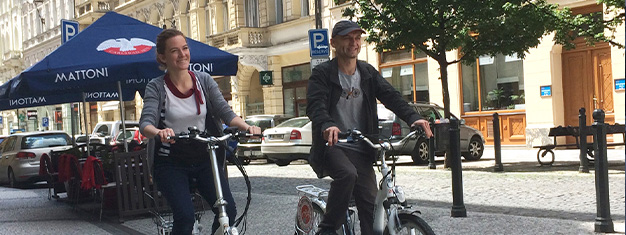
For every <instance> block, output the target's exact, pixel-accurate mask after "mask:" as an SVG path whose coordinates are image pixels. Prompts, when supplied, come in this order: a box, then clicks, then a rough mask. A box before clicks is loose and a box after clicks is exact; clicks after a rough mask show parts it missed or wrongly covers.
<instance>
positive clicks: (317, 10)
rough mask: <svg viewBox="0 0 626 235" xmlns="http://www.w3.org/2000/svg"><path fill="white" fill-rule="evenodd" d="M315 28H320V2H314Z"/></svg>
mask: <svg viewBox="0 0 626 235" xmlns="http://www.w3.org/2000/svg"><path fill="white" fill-rule="evenodd" d="M315 28H316V29H321V28H322V0H315Z"/></svg>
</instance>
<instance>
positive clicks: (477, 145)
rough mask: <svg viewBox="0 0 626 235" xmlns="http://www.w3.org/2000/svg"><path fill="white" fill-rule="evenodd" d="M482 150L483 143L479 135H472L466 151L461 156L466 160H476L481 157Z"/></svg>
mask: <svg viewBox="0 0 626 235" xmlns="http://www.w3.org/2000/svg"><path fill="white" fill-rule="evenodd" d="M484 151H485V145H483V141H482V140H481V139H480V137H478V136H474V137H472V139H471V140H470V142H469V146H468V152H467V153H463V158H465V160H468V161H476V160H479V159H480V158H481V157H483V152H484Z"/></svg>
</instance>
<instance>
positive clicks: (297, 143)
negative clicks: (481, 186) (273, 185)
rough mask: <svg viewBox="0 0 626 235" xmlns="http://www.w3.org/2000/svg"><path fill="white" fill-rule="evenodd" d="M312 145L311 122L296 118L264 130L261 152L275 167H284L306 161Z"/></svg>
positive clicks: (303, 118)
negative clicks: (292, 162) (296, 161)
mask: <svg viewBox="0 0 626 235" xmlns="http://www.w3.org/2000/svg"><path fill="white" fill-rule="evenodd" d="M312 143H313V137H312V135H311V121H310V120H309V118H308V117H297V118H292V119H289V120H287V121H285V122H283V123H281V124H280V125H278V126H276V127H274V128H269V129H267V130H265V131H264V132H263V141H262V143H261V152H262V153H263V155H266V156H267V158H268V159H269V160H271V161H274V162H275V163H276V165H279V166H286V165H289V163H290V162H291V161H294V160H298V159H305V160H307V159H308V158H309V152H310V151H311V145H312Z"/></svg>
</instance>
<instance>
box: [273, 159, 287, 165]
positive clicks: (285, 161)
mask: <svg viewBox="0 0 626 235" xmlns="http://www.w3.org/2000/svg"><path fill="white" fill-rule="evenodd" d="M274 163H276V165H278V166H288V165H289V163H291V161H289V160H284V159H282V160H278V159H276V160H274Z"/></svg>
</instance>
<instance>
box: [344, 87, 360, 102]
mask: <svg viewBox="0 0 626 235" xmlns="http://www.w3.org/2000/svg"><path fill="white" fill-rule="evenodd" d="M342 90H343V91H342V92H341V98H345V99H346V100H348V99H356V98H359V96H360V95H361V90H360V89H359V88H355V87H350V88H343V89H342Z"/></svg>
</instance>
